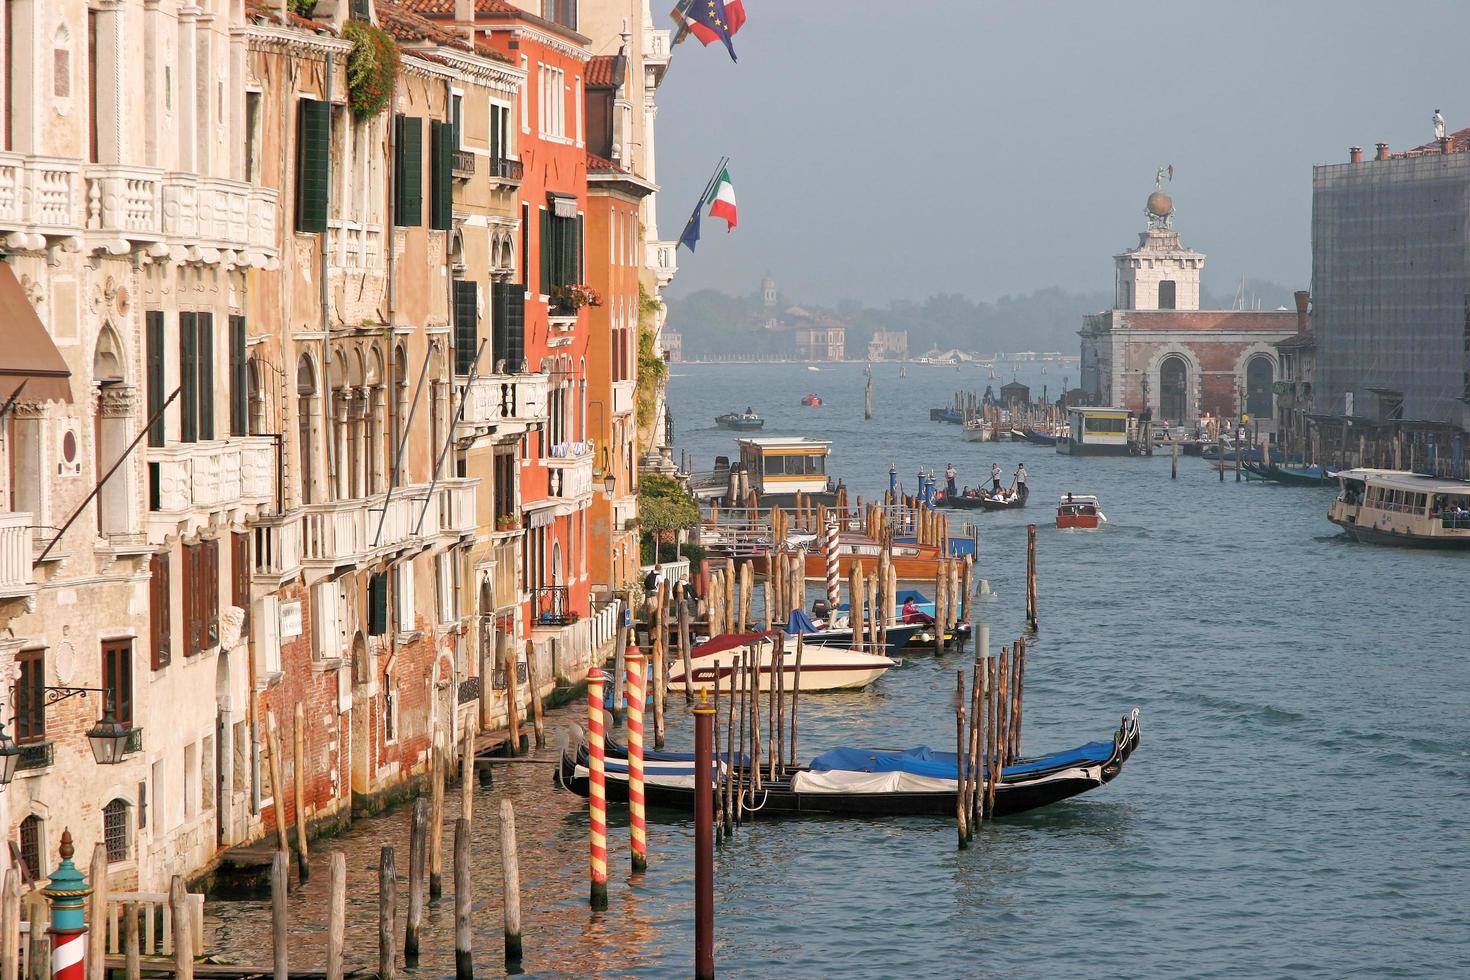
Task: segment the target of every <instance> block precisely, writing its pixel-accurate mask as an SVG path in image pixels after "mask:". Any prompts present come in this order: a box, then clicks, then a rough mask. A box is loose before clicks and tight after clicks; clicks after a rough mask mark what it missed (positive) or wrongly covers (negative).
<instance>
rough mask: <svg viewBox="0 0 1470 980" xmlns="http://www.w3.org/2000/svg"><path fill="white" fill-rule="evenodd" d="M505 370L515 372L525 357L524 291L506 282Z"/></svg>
mask: <svg viewBox="0 0 1470 980" xmlns="http://www.w3.org/2000/svg"><path fill="white" fill-rule="evenodd" d="M504 357H505V363H506V368H505V369H506V371H507V372H508V373H510V374H517V373H519V372H520V370H521V364H522V362H524V361H525V359H526V293H525V291H524V290H520V289H516V288H514V287H513V286H511V285H510V284H506V295H505V354H504Z"/></svg>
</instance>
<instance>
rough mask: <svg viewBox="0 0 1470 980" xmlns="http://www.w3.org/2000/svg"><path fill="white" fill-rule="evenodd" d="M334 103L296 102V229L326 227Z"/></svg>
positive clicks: (307, 230)
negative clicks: (331, 104) (332, 104)
mask: <svg viewBox="0 0 1470 980" xmlns="http://www.w3.org/2000/svg"><path fill="white" fill-rule="evenodd" d="M331 148H332V107H331V106H330V105H329V104H328V103H326V102H320V101H318V100H316V99H302V100H300V101H299V102H297V103H296V230H297V231H305V232H313V233H317V234H320V233H321V232H324V231H326V230H327V181H328V176H329V170H330V166H331Z"/></svg>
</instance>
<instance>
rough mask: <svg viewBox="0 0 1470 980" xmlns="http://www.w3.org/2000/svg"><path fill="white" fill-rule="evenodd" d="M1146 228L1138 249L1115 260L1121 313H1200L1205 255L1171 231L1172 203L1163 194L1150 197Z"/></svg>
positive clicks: (1115, 303) (1116, 301)
mask: <svg viewBox="0 0 1470 980" xmlns="http://www.w3.org/2000/svg"><path fill="white" fill-rule="evenodd" d="M1145 210H1146V213H1147V215H1148V228H1146V229H1145V230H1143V231H1141V232H1139V233H1138V247H1137V248H1130V249H1128V250H1127V251H1125V252H1123V253H1122V254H1119V255H1115V256H1113V264H1114V269H1115V272H1114V280H1115V281H1116V286H1115V295H1114V297H1113V308H1114V309H1117V310H1197V309H1199V276H1200V270H1201V269H1203V268H1204V265H1205V255H1204V253H1203V252H1196V251H1195V250H1194V249H1192V248H1185V247H1184V246H1183V245H1181V244H1179V232H1177V231H1175V230H1174V228H1173V227H1172V225H1173V220H1172V219H1173V216H1174V201H1173V200H1172V199H1171V198H1170V197H1169V195H1168V194H1165V193H1163V192H1162V191H1157V190H1156V191H1154V192H1153V193H1152V194H1150V195H1149V198H1148V204H1147V207H1146V208H1145Z"/></svg>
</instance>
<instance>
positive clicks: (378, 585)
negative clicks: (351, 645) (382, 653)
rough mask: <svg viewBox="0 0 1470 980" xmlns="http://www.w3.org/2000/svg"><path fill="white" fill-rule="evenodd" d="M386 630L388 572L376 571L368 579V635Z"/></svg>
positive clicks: (378, 633) (376, 634)
mask: <svg viewBox="0 0 1470 980" xmlns="http://www.w3.org/2000/svg"><path fill="white" fill-rule="evenodd" d="M387 632H388V573H387V572H378V573H377V574H376V575H374V576H373V577H372V578H370V579H368V635H370V636H382V635H383V634H384V633H387Z"/></svg>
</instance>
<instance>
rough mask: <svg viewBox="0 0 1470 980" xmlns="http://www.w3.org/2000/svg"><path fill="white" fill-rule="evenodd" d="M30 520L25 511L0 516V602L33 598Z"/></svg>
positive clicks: (34, 590)
mask: <svg viewBox="0 0 1470 980" xmlns="http://www.w3.org/2000/svg"><path fill="white" fill-rule="evenodd" d="M31 520H32V518H31V515H30V514H29V513H27V512H25V511H7V512H5V513H0V600H4V599H18V598H30V597H31V596H34V595H35V594H36V579H35V575H34V573H33V572H32V568H33V567H34V563H33V562H32V560H31V559H32V555H33V551H32V547H31Z"/></svg>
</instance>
